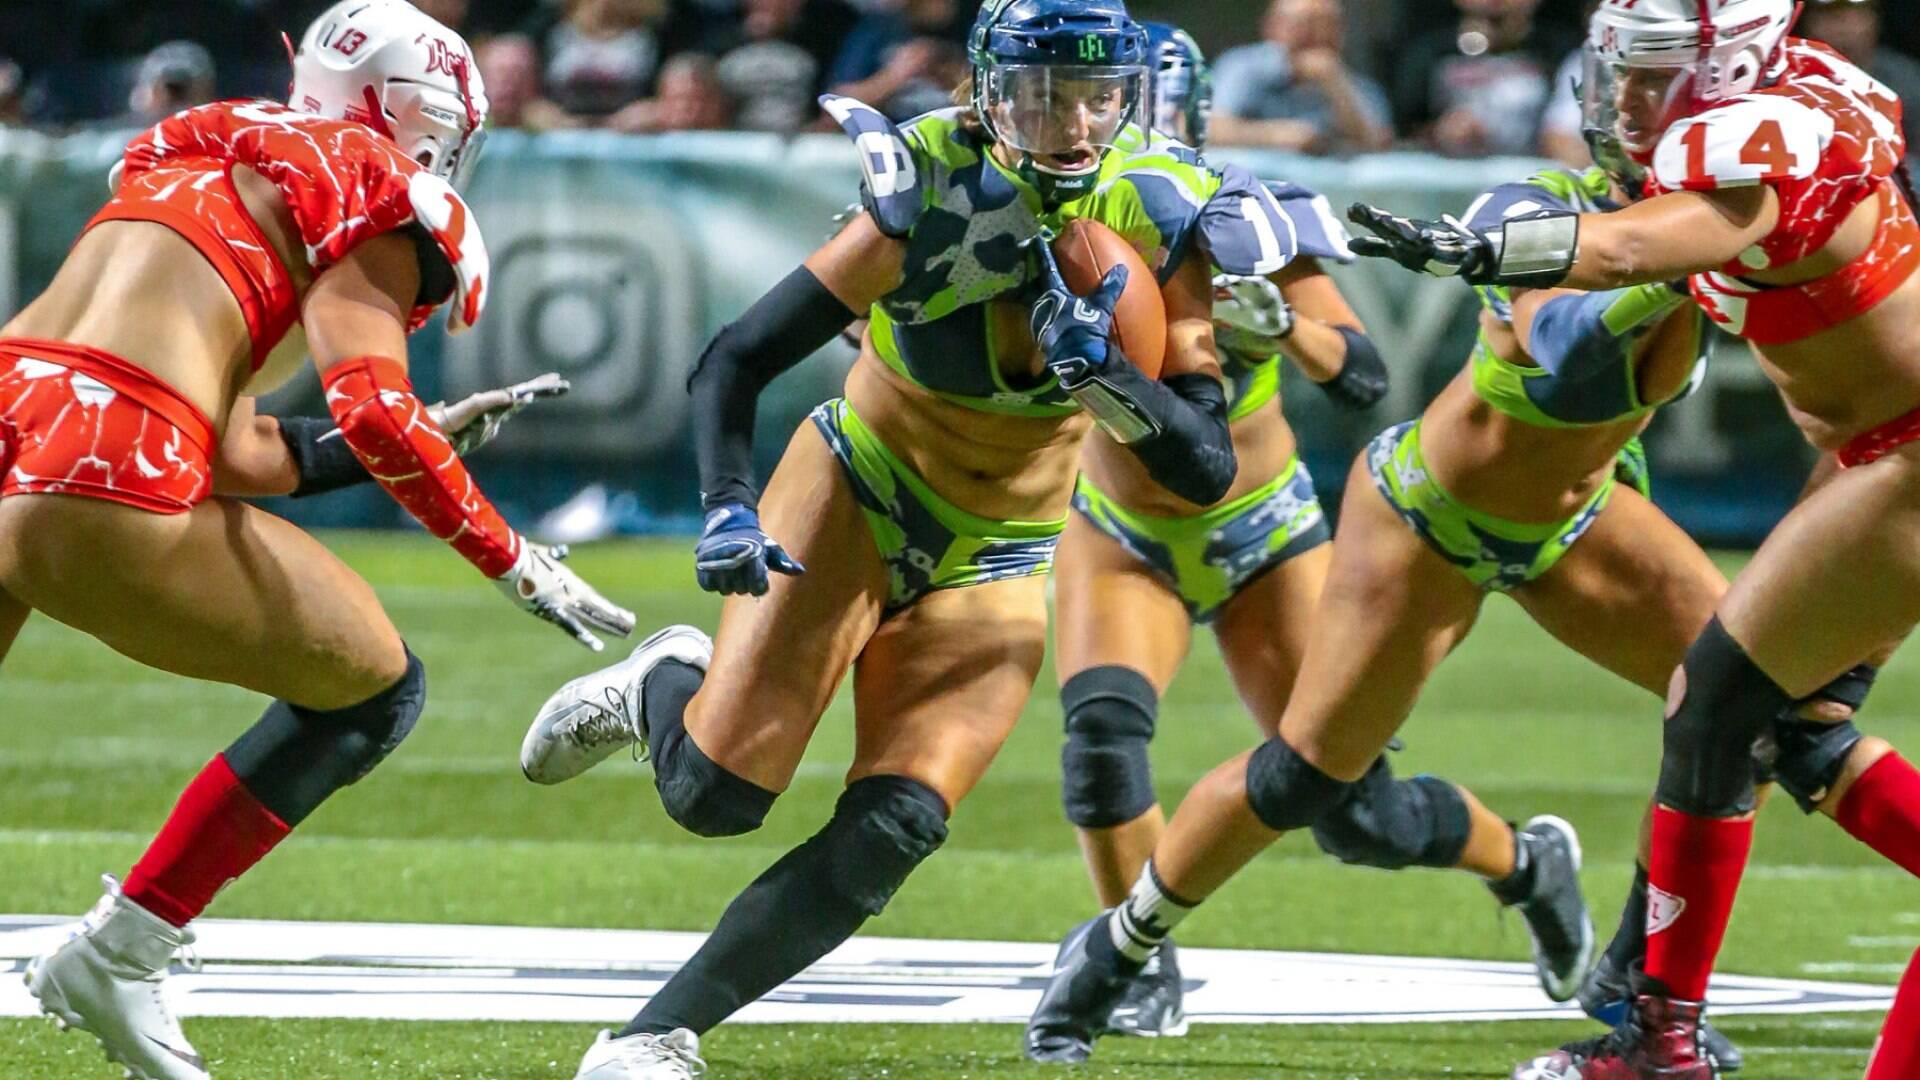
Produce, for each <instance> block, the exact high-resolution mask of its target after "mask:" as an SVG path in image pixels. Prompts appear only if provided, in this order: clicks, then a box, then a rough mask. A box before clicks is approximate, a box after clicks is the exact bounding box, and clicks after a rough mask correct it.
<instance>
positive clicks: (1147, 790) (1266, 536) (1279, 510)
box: [1027, 23, 1705, 1059]
mask: <svg viewBox="0 0 1920 1080" xmlns="http://www.w3.org/2000/svg"><path fill="white" fill-rule="evenodd" d="M1147 31H1148V37H1149V43H1150V53H1149V57H1148V61H1149V68H1150V70H1151V71H1152V72H1153V104H1154V110H1155V125H1154V126H1155V129H1156V130H1157V131H1160V132H1164V133H1167V134H1171V135H1173V136H1175V137H1176V138H1178V139H1179V140H1180V141H1182V142H1185V143H1187V144H1188V145H1191V146H1193V147H1195V148H1196V149H1202V150H1204V149H1205V144H1206V131H1207V120H1208V111H1209V109H1210V107H1211V101H1210V100H1209V97H1210V95H1209V93H1208V90H1207V69H1206V61H1205V59H1204V57H1203V56H1202V54H1201V52H1200V50H1199V47H1198V46H1197V45H1195V44H1194V42H1193V40H1192V38H1191V37H1189V36H1188V35H1187V34H1185V33H1184V32H1182V31H1180V30H1178V29H1176V28H1174V27H1170V26H1166V25H1164V24H1158V23H1150V24H1148V26H1147ZM1271 193H1272V194H1273V195H1274V196H1275V197H1276V198H1277V200H1278V205H1279V207H1280V209H1281V212H1282V213H1283V214H1284V216H1285V219H1286V222H1287V229H1286V230H1285V231H1284V232H1283V233H1281V234H1279V235H1278V237H1276V240H1277V242H1278V243H1277V247H1278V250H1277V251H1276V252H1275V253H1274V255H1273V256H1272V258H1273V259H1274V260H1275V261H1282V260H1284V261H1285V266H1284V267H1282V268H1280V269H1278V270H1275V271H1273V272H1272V273H1271V275H1270V276H1258V275H1250V276H1240V277H1227V276H1222V277H1221V278H1219V279H1218V280H1217V284H1218V285H1219V286H1220V287H1221V293H1220V295H1217V296H1216V299H1215V301H1214V319H1215V327H1214V332H1215V338H1216V344H1217V345H1218V346H1219V350H1220V359H1221V365H1222V367H1223V369H1224V370H1225V372H1226V374H1227V378H1228V386H1229V394H1228V402H1229V412H1228V417H1229V420H1230V421H1231V423H1232V428H1231V431H1232V435H1233V442H1234V451H1235V456H1236V458H1237V460H1238V461H1239V464H1240V473H1239V477H1238V478H1237V479H1236V480H1235V481H1234V486H1233V489H1232V490H1231V491H1230V492H1228V493H1227V496H1226V497H1225V498H1224V499H1223V500H1221V501H1220V502H1219V503H1218V504H1216V505H1214V506H1212V507H1200V506H1195V505H1194V504H1193V503H1191V502H1188V501H1186V500H1183V499H1180V498H1179V497H1178V496H1175V495H1172V494H1170V493H1168V492H1166V491H1165V489H1163V488H1161V487H1159V486H1158V485H1156V484H1154V483H1153V482H1152V480H1151V479H1150V478H1149V477H1147V476H1146V475H1145V474H1144V473H1143V472H1142V471H1141V469H1140V467H1139V466H1138V465H1137V464H1135V462H1134V460H1133V458H1132V456H1131V455H1129V454H1127V453H1126V452H1125V450H1124V449H1123V448H1122V447H1121V446H1120V445H1119V444H1118V443H1116V442H1114V440H1113V439H1111V438H1110V437H1107V436H1106V435H1104V434H1102V433H1100V432H1095V433H1094V434H1093V435H1092V436H1090V437H1089V438H1088V440H1087V444H1086V447H1085V449H1084V450H1083V451H1082V456H1081V476H1080V480H1079V484H1078V487H1077V490H1076V491H1075V493H1074V501H1073V506H1074V510H1075V511H1076V513H1075V514H1074V515H1073V517H1072V519H1071V520H1070V521H1069V522H1068V524H1067V528H1066V532H1065V533H1064V534H1063V535H1062V536H1061V540H1060V551H1059V554H1058V556H1057V559H1056V563H1057V565H1056V568H1055V586H1054V589H1055V593H1054V595H1055V615H1056V619H1057V622H1056V625H1055V629H1054V634H1055V642H1056V645H1057V648H1058V656H1057V659H1056V663H1057V665H1058V667H1059V671H1060V677H1061V679H1062V686H1061V693H1060V696H1061V708H1062V712H1063V713H1064V715H1065V717H1066V744H1065V747H1064V749H1063V751H1062V754H1061V767H1062V772H1063V780H1064V799H1063V802H1064V803H1065V807H1066V812H1067V817H1068V819H1069V820H1071V821H1072V822H1073V823H1074V825H1076V826H1077V827H1078V828H1079V833H1080V846H1081V850H1082V852H1083V854H1084V855H1085V857H1086V861H1087V869H1088V872H1089V873H1090V875H1091V876H1092V878H1093V884H1094V892H1095V893H1096V894H1097V895H1098V896H1099V898H1100V902H1101V903H1102V905H1104V906H1107V907H1112V906H1113V905H1115V904H1118V903H1119V902H1120V901H1121V900H1122V899H1124V898H1125V897H1126V895H1127V889H1128V887H1129V886H1130V885H1132V883H1133V882H1134V880H1135V879H1137V878H1138V877H1139V876H1140V871H1141V868H1142V866H1143V865H1144V864H1145V863H1146V860H1147V856H1148V855H1149V854H1151V853H1152V851H1153V847H1154V844H1155V842H1156V841H1158V839H1159V837H1160V832H1161V830H1162V828H1163V827H1164V824H1165V819H1164V817H1163V816H1162V814H1161V811H1160V807H1159V805H1158V803H1157V800H1156V799H1155V796H1154V792H1153V786H1152V774H1151V769H1150V766H1149V762H1148V756H1147V745H1148V742H1149V740H1150V739H1151V738H1152V735H1153V729H1154V722H1155V719H1156V714H1157V711H1158V704H1159V699H1160V695H1161V694H1162V693H1163V692H1164V691H1165V689H1166V687H1167V684H1168V683H1169V682H1170V681H1171V680H1172V678H1173V676H1174V674H1175V672H1176V671H1178V669H1179V667H1180V665H1181V662H1182V661H1183V660H1184V659H1185V656H1186V651H1187V647H1188V644H1189V639H1190V637H1191V634H1192V626H1193V624H1194V623H1196V622H1199V623H1208V624H1211V625H1212V626H1213V628H1214V632H1215V634H1216V635H1217V637H1218V639H1219V643H1220V650H1221V653H1222V654H1223V656H1224V657H1225V659H1226V662H1227V670H1228V671H1229V672H1230V673H1231V674H1232V676H1233V680H1234V686H1235V687H1236V688H1237V689H1238V690H1239V692H1240V696H1241V700H1242V701H1244V702H1245V703H1246V705H1247V708H1248V710H1249V711H1250V712H1251V713H1252V714H1253V718H1254V721H1255V723H1257V724H1258V725H1259V726H1260V728H1261V729H1262V730H1263V731H1264V732H1265V733H1266V734H1268V735H1271V734H1272V733H1273V731H1274V729H1275V726H1276V725H1277V724H1278V723H1279V722H1280V715H1281V712H1282V710H1283V709H1284V708H1285V707H1286V702H1287V697H1288V695H1289V693H1290V692H1291V691H1292V687H1293V681H1294V674H1295V672H1296V671H1297V670H1298V668H1299V663H1300V657H1301V654H1302V652H1303V651H1304V649H1305V646H1306V640H1307V637H1308V635H1309V634H1310V633H1312V632H1313V629H1312V627H1313V623H1312V616H1313V609H1314V605H1315V603H1316V602H1317V601H1318V600H1319V598H1320V588H1321V584H1322V582H1323V581H1324V580H1325V578H1326V570H1327V562H1328V557H1329V555H1330V554H1331V549H1330V548H1329V547H1328V546H1327V543H1326V542H1327V540H1328V539H1329V537H1330V535H1331V534H1330V532H1329V530H1328V527H1327V522H1326V516H1325V514H1324V513H1323V512H1322V511H1321V508H1320V502H1319V499H1318V496H1317V495H1316V494H1315V492H1314V487H1313V480H1312V478H1311V477H1310V476H1309V475H1308V474H1307V470H1306V466H1305V465H1304V464H1303V463H1302V462H1301V460H1300V458H1299V455H1298V454H1297V452H1296V450H1295V443H1294V437H1293V432H1292V430H1291V429H1290V428H1289V427H1288V425H1287V421H1286V418H1285V417H1284V416H1282V415H1281V412H1280V409H1279V408H1278V402H1277V400H1276V399H1277V397H1278V393H1279V384H1280V358H1281V357H1282V356H1285V357H1286V358H1287V359H1289V360H1291V361H1292V362H1293V363H1294V364H1295V365H1297V366H1298V367H1299V368H1300V369H1301V371H1302V372H1304V373H1305V374H1306V375H1307V376H1308V377H1309V378H1311V379H1314V380H1315V381H1316V382H1318V383H1319V384H1320V385H1321V386H1322V387H1323V388H1325V389H1326V391H1327V392H1328V394H1329V395H1330V396H1331V397H1332V398H1333V400H1334V401H1335V402H1336V403H1338V404H1340V405H1341V406H1343V407H1346V408H1352V409H1364V408H1366V407H1368V406H1370V405H1372V404H1373V403H1374V402H1376V401H1377V400H1379V398H1380V397H1381V396H1382V395H1383V394H1384V393H1385V392H1386V388H1387V371H1386V366H1385V364H1384V363H1382V362H1381V360H1380V357H1379V353H1378V352H1377V351H1376V350H1375V348H1374V346H1373V343H1372V342H1371V341H1370V340H1369V339H1368V337H1367V336H1366V333H1365V330H1364V329H1363V328H1362V327H1361V325H1360V321H1359V319H1358V318H1357V317H1356V316H1355V315H1354V313H1353V310H1352V309H1351V308H1350V307H1348V306H1347V303H1346V300H1345V299H1344V298H1343V297H1342V296H1341V294H1340V289H1339V287H1338V286H1337V285H1335V284H1334V283H1333V280H1332V279H1331V278H1329V277H1328V276H1327V275H1326V273H1325V272H1324V271H1323V270H1322V269H1321V268H1320V264H1319V262H1318V260H1320V259H1334V260H1337V261H1341V262H1346V261H1350V260H1351V259H1352V257H1353V256H1352V254H1351V253H1350V252H1349V251H1348V250H1347V246H1346V231H1345V230H1344V229H1343V228H1341V227H1340V225H1339V224H1338V223H1337V222H1335V221H1334V220H1333V218H1332V216H1331V214H1329V213H1328V212H1327V210H1326V201H1325V200H1324V199H1322V198H1320V197H1318V196H1317V195H1315V194H1314V193H1312V192H1310V191H1307V190H1305V189H1303V188H1299V187H1295V186H1292V185H1284V184H1276V185H1271ZM1219 197H1220V196H1216V198H1219ZM1227 197H1228V198H1232V197H1234V196H1233V195H1232V194H1228V195H1227ZM1704 617H1705V616H1704V615H1703V616H1702V618H1703V619H1704ZM1474 821H1478V822H1480V823H1481V824H1482V828H1481V829H1480V830H1479V835H1478V837H1477V839H1478V840H1479V842H1478V843H1477V844H1472V845H1470V844H1469V843H1468V840H1469V838H1470V836H1472V835H1473V832H1474V831H1473V830H1472V829H1471V828H1470V827H1469V826H1470V822H1474ZM1426 822H1431V823H1433V826H1434V827H1433V828H1431V829H1429V828H1425V827H1422V825H1421V824H1420V823H1426ZM1315 836H1316V838H1317V839H1319V840H1320V841H1321V843H1322V845H1323V846H1324V847H1325V848H1326V849H1327V850H1328V851H1330V852H1332V853H1333V854H1335V855H1338V856H1340V857H1342V858H1344V859H1346V860H1348V861H1350V862H1354V863H1359V864H1365V865H1373V866H1378V867H1384V868H1387V869H1399V868H1401V867H1405V866H1412V865H1428V866H1439V867H1452V866H1457V865H1464V866H1465V867H1466V868H1468V869H1471V870H1474V871H1477V872H1479V873H1480V874H1482V875H1483V876H1485V877H1486V878H1488V880H1489V881H1491V882H1494V883H1496V887H1495V894H1496V895H1497V896H1499V897H1500V898H1501V899H1502V900H1503V901H1505V902H1507V903H1511V904H1518V905H1520V910H1521V911H1522V913H1523V914H1524V915H1525V916H1526V918H1527V922H1528V925H1529V930H1530V931H1531V932H1532V933H1533V936H1534V938H1535V941H1536V949H1535V956H1536V960H1537V961H1538V962H1540V964H1541V979H1542V983H1543V985H1545V986H1546V987H1547V988H1548V990H1549V992H1550V993H1553V994H1555V995H1556V996H1557V997H1559V998H1560V999H1562V1000H1564V999H1565V998H1566V997H1567V996H1568V995H1570V994H1571V993H1572V992H1573V988H1574V987H1575V986H1577V985H1578V983H1579V979H1580V976H1581V974H1582V973H1583V972H1584V970H1585V968H1586V964H1587V961H1588V959H1589V957H1590V954H1591V949H1590V943H1591V937H1592V932H1591V928H1590V926H1589V924H1588V921H1587V913H1586V907H1585V905H1584V904H1583V903H1582V902H1581V901H1580V897H1579V881H1578V878H1577V877H1576V876H1575V875H1574V874H1572V873H1570V872H1560V871H1559V870H1557V869H1553V868H1551V867H1550V868H1548V869H1547V870H1546V872H1537V870H1536V867H1535V866H1534V864H1535V863H1537V862H1540V861H1542V860H1545V861H1548V862H1553V863H1561V862H1564V863H1566V864H1568V867H1569V869H1570V868H1571V863H1572V860H1573V858H1574V854H1573V853H1574V850H1575V843H1574V840H1573V837H1572V834H1571V833H1570V832H1568V831H1567V830H1565V829H1563V828H1561V827H1560V826H1559V825H1558V823H1549V822H1542V823H1535V824H1533V825H1530V826H1529V828H1528V830H1527V831H1523V832H1516V831H1515V830H1513V829H1512V828H1511V827H1510V826H1508V825H1507V823H1506V822H1505V821H1503V820H1502V819H1500V818H1499V817H1497V816H1495V815H1494V814H1492V813H1491V812H1490V811H1488V810H1486V809H1485V808H1484V807H1483V806H1481V805H1480V804H1479V802H1478V801H1477V800H1475V799H1474V798H1473V797H1472V795H1471V794H1469V793H1467V792H1466V791H1464V790H1462V789H1460V788H1458V787H1455V786H1454V785H1452V784H1449V783H1447V782H1446V781H1443V780H1440V779H1438V778H1435V777H1429V776H1422V777H1416V778H1414V779H1413V780H1411V781H1408V782H1403V783H1396V782H1395V781H1394V780H1393V778H1392V774H1391V772H1390V771H1389V769H1388V767H1387V764H1386V762H1385V760H1384V759H1383V760H1382V761H1380V762H1379V763H1378V764H1377V765H1376V766H1375V767H1374V769H1373V770H1372V771H1371V772H1370V773H1369V775H1368V784H1367V785H1366V787H1365V788H1364V789H1363V790H1362V791H1359V792H1356V793H1355V794H1354V796H1353V797H1352V798H1350V799H1348V800H1347V801H1346V802H1344V803H1342V805H1341V808H1340V810H1339V811H1338V812H1336V813H1331V814H1328V815H1327V816H1325V817H1323V818H1322V819H1321V822H1320V823H1319V828H1317V829H1316V831H1315ZM1523 848H1524V849H1526V850H1522V849H1523ZM1518 860H1524V861H1525V863H1526V865H1525V867H1524V868H1523V867H1521V866H1518V865H1516V863H1517V861H1518ZM1522 869H1524V873H1520V874H1516V871H1517V870H1522ZM1535 924H1538V926H1537V928H1536V925H1535ZM1106 1027H1107V1028H1108V1029H1109V1030H1111V1031H1114V1032H1120V1033H1128V1034H1147V1035H1161V1034H1178V1033H1180V1032H1183V1031H1184V1030H1185V1027H1186V1021H1185V1016H1184V1011H1183V1009H1182V1006H1181V978H1180V971H1179V964H1178V960H1177V955H1176V953H1175V952H1174V949H1173V943H1172V941H1171V940H1168V941H1167V942H1164V943H1163V944H1162V945H1161V946H1160V948H1159V949H1157V950H1156V951H1155V952H1154V954H1153V955H1152V956H1151V957H1150V958H1149V959H1148V962H1147V966H1146V967H1145V968H1144V969H1142V971H1141V973H1140V975H1139V976H1138V977H1137V978H1135V979H1134V980H1133V982H1132V983H1131V985H1130V986H1129V987H1128V989H1127V993H1126V995H1125V996H1124V997H1123V998H1122V999H1121V1001H1120V1002H1119V1003H1118V1004H1116V1005H1115V1006H1114V1009H1113V1012H1112V1015H1111V1016H1109V1017H1108V1018H1107V1021H1106ZM1036 1033H1038V1029H1036ZM1027 1052H1028V1054H1030V1055H1032V1056H1034V1057H1036V1058H1041V1059H1050V1058H1053V1057H1055V1056H1056V1055H1059V1054H1065V1055H1066V1056H1067V1057H1069V1058H1071V1057H1073V1056H1074V1055H1076V1054H1078V1053H1079V1047H1078V1045H1077V1044H1076V1043H1075V1042H1073V1041H1067V1042H1064V1043H1056V1042H1055V1041H1053V1040H1043V1041H1041V1042H1039V1043H1030V1044H1029V1045H1028V1047H1027Z"/></svg>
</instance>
